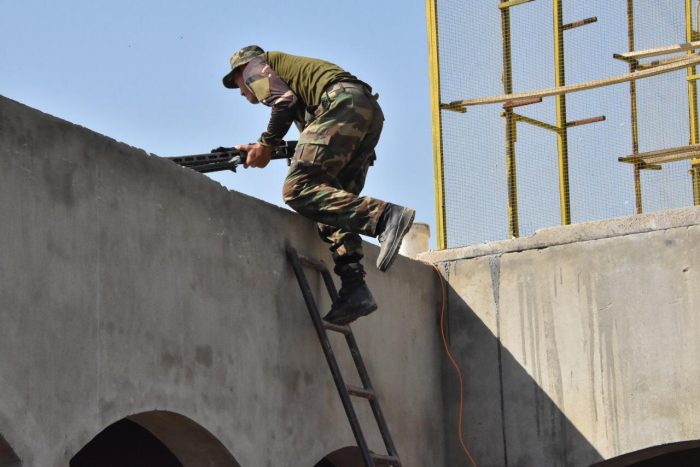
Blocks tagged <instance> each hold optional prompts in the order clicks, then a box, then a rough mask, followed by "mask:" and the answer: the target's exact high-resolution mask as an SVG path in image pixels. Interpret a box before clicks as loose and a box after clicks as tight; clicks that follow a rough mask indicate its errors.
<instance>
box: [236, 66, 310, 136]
mask: <svg viewBox="0 0 700 467" xmlns="http://www.w3.org/2000/svg"><path fill="white" fill-rule="evenodd" d="M243 80H244V81H245V83H246V85H247V86H248V87H249V88H250V90H251V91H252V92H253V93H254V94H255V97H256V98H257V99H258V101H260V102H262V103H263V104H265V105H267V106H268V107H272V114H271V115H270V121H269V123H268V124H267V130H265V131H264V132H263V134H262V135H261V136H260V139H259V140H258V142H259V143H261V144H264V145H265V146H277V145H278V144H280V142H281V141H282V138H284V135H286V134H287V131H289V127H291V126H292V122H293V121H294V117H295V115H296V109H295V106H296V105H297V103H298V102H299V99H298V98H297V95H296V94H294V92H293V91H292V90H291V89H290V88H289V86H288V85H287V83H285V82H284V80H282V78H280V76H279V75H278V74H277V72H275V70H273V69H272V67H271V66H270V65H269V64H268V63H267V61H266V60H265V58H264V57H263V56H259V57H256V58H254V59H253V60H251V61H250V62H249V63H248V65H247V66H246V67H245V68H244V69H243Z"/></svg>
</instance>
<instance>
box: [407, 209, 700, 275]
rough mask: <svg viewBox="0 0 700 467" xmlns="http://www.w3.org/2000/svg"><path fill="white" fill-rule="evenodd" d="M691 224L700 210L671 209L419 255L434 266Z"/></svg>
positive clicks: (699, 218)
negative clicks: (446, 262)
mask: <svg viewBox="0 0 700 467" xmlns="http://www.w3.org/2000/svg"><path fill="white" fill-rule="evenodd" d="M692 225H700V207H689V208H681V209H671V210H667V211H660V212H653V213H649V214H640V215H636V216H627V217H617V218H614V219H606V220H603V221H596V222H586V223H583V224H574V225H566V226H561V227H549V228H546V229H542V230H538V231H536V232H535V233H534V234H533V235H531V236H529V237H522V238H515V239H512V240H501V241H497V242H489V243H482V244H479V245H470V246H465V247H460V248H450V249H447V250H442V251H430V252H427V253H423V254H421V255H418V259H421V260H424V261H430V262H433V263H439V262H442V261H456V260H460V259H469V258H478V257H480V256H489V255H498V254H503V253H516V252H519V251H526V250H538V249H542V248H548V247H551V246H557V245H567V244H570V243H577V242H586V241H591V240H600V239H603V238H612V237H622V236H625V235H632V234H639V233H645V232H652V231H658V230H666V229H674V228H679V227H689V226H692Z"/></svg>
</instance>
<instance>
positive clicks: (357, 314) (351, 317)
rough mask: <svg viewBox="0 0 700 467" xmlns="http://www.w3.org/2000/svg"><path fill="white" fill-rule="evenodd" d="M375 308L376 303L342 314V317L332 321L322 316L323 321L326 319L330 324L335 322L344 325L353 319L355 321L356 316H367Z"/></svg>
mask: <svg viewBox="0 0 700 467" xmlns="http://www.w3.org/2000/svg"><path fill="white" fill-rule="evenodd" d="M376 310H377V304H376V303H375V304H374V305H372V306H371V307H369V308H367V309H366V310H362V311H361V312H359V313H353V314H351V315H347V316H344V317H343V318H342V319H335V320H333V321H331V320H327V319H325V318H324V320H325V321H328V322H329V323H331V324H336V325H338V326H345V325H346V324H350V323H352V322H353V321H355V320H356V319H357V318H361V317H363V316H367V315H368V314H370V313H372V312H373V311H376Z"/></svg>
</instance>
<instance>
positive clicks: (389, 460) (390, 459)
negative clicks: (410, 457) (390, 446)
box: [370, 452, 401, 466]
mask: <svg viewBox="0 0 700 467" xmlns="http://www.w3.org/2000/svg"><path fill="white" fill-rule="evenodd" d="M370 456H372V459H374V461H375V462H376V463H377V464H379V465H398V466H401V461H400V460H399V458H398V457H396V456H382V455H381V454H375V453H373V452H372V453H370Z"/></svg>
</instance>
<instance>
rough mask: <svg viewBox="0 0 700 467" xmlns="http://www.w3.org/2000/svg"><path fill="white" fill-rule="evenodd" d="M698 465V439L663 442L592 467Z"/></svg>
mask: <svg viewBox="0 0 700 467" xmlns="http://www.w3.org/2000/svg"><path fill="white" fill-rule="evenodd" d="M698 465H700V440H695V441H682V442H680V443H671V444H663V445H661V446H654V447H651V448H647V449H642V450H640V451H636V452H632V453H629V454H624V455H622V456H619V457H615V458H613V459H609V460H607V461H604V462H600V463H598V464H595V465H594V466H593V467H668V466H673V467H696V466H698Z"/></svg>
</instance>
